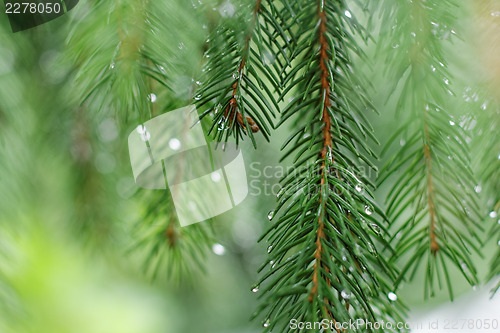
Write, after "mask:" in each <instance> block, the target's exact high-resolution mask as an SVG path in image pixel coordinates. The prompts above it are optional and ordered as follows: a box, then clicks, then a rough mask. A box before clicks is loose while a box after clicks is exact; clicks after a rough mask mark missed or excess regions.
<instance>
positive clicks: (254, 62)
mask: <svg viewBox="0 0 500 333" xmlns="http://www.w3.org/2000/svg"><path fill="white" fill-rule="evenodd" d="M275 3H276V1H272V0H256V1H254V2H253V7H252V9H251V14H249V15H248V16H250V21H249V22H248V20H247V19H245V17H246V15H247V12H246V11H245V9H247V10H248V8H246V7H240V8H243V9H239V11H238V12H237V13H236V19H235V18H234V17H230V18H226V19H224V20H223V22H222V24H221V25H220V26H218V27H217V28H216V29H215V31H214V33H213V34H211V36H210V38H209V39H208V45H209V48H208V50H207V52H206V57H207V59H208V61H207V63H206V66H205V67H204V69H203V72H204V73H205V75H204V77H203V78H202V81H204V82H203V83H202V86H201V88H200V89H199V90H198V92H197V94H196V96H195V99H196V100H197V103H196V104H197V106H198V107H203V106H208V107H207V108H206V110H205V111H204V112H203V113H202V114H201V117H205V116H207V115H211V116H212V117H213V124H212V126H211V128H210V133H211V134H213V136H214V139H215V140H216V141H219V142H221V141H224V142H227V140H228V139H229V137H230V136H234V137H235V140H236V143H238V142H239V140H240V139H242V137H243V135H245V134H246V135H248V136H249V137H250V139H251V140H252V143H253V145H254V146H255V145H256V142H255V138H254V133H256V132H261V133H262V135H263V136H264V138H265V139H266V140H269V135H270V134H271V129H272V127H273V126H274V125H273V121H272V118H274V117H275V114H276V112H277V111H278V104H277V102H276V100H275V97H274V94H275V93H277V92H278V91H279V82H280V77H281V75H282V68H283V67H284V66H285V65H286V64H287V61H288V60H287V59H286V53H285V52H286V51H285V50H284V49H283V47H282V46H281V44H285V45H286V44H287V43H288V37H287V36H288V35H287V33H286V30H287V28H286V27H284V26H283V25H281V24H280V21H279V20H280V19H283V18H284V17H286V16H287V11H286V10H285V9H278V8H277V6H276V5H275ZM242 22H243V23H246V24H242ZM242 27H243V29H242ZM245 27H246V28H245ZM280 42H283V43H280ZM268 85H270V86H271V88H272V89H273V90H272V89H270V88H269V87H268Z"/></svg>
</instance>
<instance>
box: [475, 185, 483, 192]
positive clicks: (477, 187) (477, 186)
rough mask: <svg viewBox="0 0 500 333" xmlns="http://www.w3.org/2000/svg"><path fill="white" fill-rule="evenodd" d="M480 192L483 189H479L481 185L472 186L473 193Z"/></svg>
mask: <svg viewBox="0 0 500 333" xmlns="http://www.w3.org/2000/svg"><path fill="white" fill-rule="evenodd" d="M482 190H483V188H482V187H481V185H476V186H474V192H476V193H481V191H482Z"/></svg>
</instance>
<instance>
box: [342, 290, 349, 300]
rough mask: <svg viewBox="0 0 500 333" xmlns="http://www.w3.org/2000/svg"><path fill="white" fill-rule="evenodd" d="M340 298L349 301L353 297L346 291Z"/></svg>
mask: <svg viewBox="0 0 500 333" xmlns="http://www.w3.org/2000/svg"><path fill="white" fill-rule="evenodd" d="M340 296H342V298H343V299H349V298H351V295H349V294H348V293H347V292H346V291H345V290H342V291H341V292H340Z"/></svg>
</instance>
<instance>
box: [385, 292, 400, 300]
mask: <svg viewBox="0 0 500 333" xmlns="http://www.w3.org/2000/svg"><path fill="white" fill-rule="evenodd" d="M387 297H388V298H389V299H390V300H391V301H393V302H395V301H397V300H398V295H396V294H395V293H393V292H392V291H391V292H390V293H388V294H387Z"/></svg>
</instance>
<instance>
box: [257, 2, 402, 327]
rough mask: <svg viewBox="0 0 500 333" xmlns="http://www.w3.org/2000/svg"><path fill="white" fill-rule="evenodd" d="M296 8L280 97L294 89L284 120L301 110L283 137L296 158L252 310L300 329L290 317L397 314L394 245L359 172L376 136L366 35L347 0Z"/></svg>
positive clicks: (268, 235) (336, 319)
mask: <svg viewBox="0 0 500 333" xmlns="http://www.w3.org/2000/svg"><path fill="white" fill-rule="evenodd" d="M293 11H294V12H295V13H297V14H296V17H292V18H291V22H290V23H288V24H290V25H292V24H293V25H294V27H295V28H296V29H297V31H296V33H295V35H294V40H293V43H294V47H293V48H292V49H291V50H290V56H289V59H290V61H291V63H292V67H291V68H290V70H288V72H287V75H286V76H285V77H284V81H283V95H282V98H281V99H284V97H285V94H287V93H290V94H291V95H292V96H293V97H292V98H291V101H290V102H289V103H288V105H287V106H286V107H285V108H284V110H283V117H282V120H281V122H280V124H284V123H285V121H286V120H288V119H290V118H292V117H293V118H295V121H294V122H293V134H292V135H291V136H290V137H289V138H288V139H287V140H286V142H285V144H284V145H283V149H286V150H285V153H284V156H283V158H285V157H287V156H290V155H292V154H294V155H295V158H294V160H293V167H292V168H291V170H290V172H288V173H287V174H286V175H285V176H284V177H283V179H282V180H281V184H282V186H283V187H282V190H281V191H280V193H279V194H278V205H277V208H276V209H275V210H274V211H273V212H271V213H270V216H269V217H270V219H272V220H273V221H274V222H273V223H272V225H271V226H270V227H269V228H268V229H267V230H266V232H265V233H264V234H263V235H262V237H261V240H263V239H267V241H268V242H269V244H270V245H269V251H268V252H269V255H268V258H267V261H266V263H265V264H264V265H262V267H261V271H263V276H262V277H261V278H260V280H259V281H258V282H257V283H256V285H255V286H254V288H253V291H254V292H257V291H259V290H260V292H261V298H263V300H262V305H261V306H260V308H259V309H258V311H257V312H256V314H255V316H259V315H261V316H264V327H265V331H266V332H267V331H274V330H275V329H276V330H277V331H279V332H291V331H293V332H297V331H304V330H293V329H292V328H291V327H290V320H291V319H296V320H297V321H299V322H308V321H309V322H319V321H322V320H325V319H326V320H327V321H329V322H330V323H333V325H335V323H344V322H349V321H350V320H354V321H355V320H356V319H359V318H365V319H367V320H369V321H377V320H381V319H383V320H390V321H398V320H401V317H402V313H403V312H404V309H403V307H402V305H401V303H400V302H399V301H397V297H396V295H395V294H393V293H392V291H391V287H390V286H391V284H392V281H394V279H395V277H396V272H395V269H394V267H393V266H392V265H391V264H390V263H388V262H387V261H386V260H385V259H384V257H383V256H382V255H381V254H380V253H379V251H378V250H377V247H378V246H383V247H385V248H389V247H390V246H389V244H387V242H386V241H385V237H388V234H387V230H386V228H385V226H384V222H383V220H384V214H383V212H382V211H381V210H380V209H379V208H378V207H377V205H376V203H375V202H374V201H373V200H372V197H373V194H372V192H371V189H370V187H371V183H370V180H369V178H368V176H367V175H366V174H365V173H363V172H362V168H363V166H365V165H368V166H369V167H374V166H373V164H372V162H371V161H370V159H372V158H375V157H376V156H375V154H374V153H373V151H372V150H371V149H370V147H369V145H368V144H367V141H372V142H375V141H376V140H375V139H374V137H373V134H372V133H371V127H370V126H369V124H368V123H367V121H366V116H365V115H364V112H366V110H370V109H372V106H371V104H370V102H369V99H368V98H367V96H366V94H365V92H364V91H363V89H362V88H361V83H360V79H359V78H360V76H359V75H356V74H354V72H353V69H352V59H351V55H350V53H351V52H354V53H355V54H357V55H362V50H361V49H360V48H359V46H358V45H357V42H356V40H357V39H359V38H362V39H365V40H366V38H367V35H368V34H367V33H366V31H365V30H364V28H363V27H362V26H361V25H360V24H359V23H358V22H357V21H356V19H355V18H354V17H353V15H352V14H351V12H350V11H349V8H348V7H347V5H346V3H345V2H344V1H328V0H326V1H322V0H318V1H297V2H296V3H295V5H294V8H293ZM346 13H349V14H348V15H346ZM285 24H286V23H285ZM269 265H270V267H269ZM268 267H269V268H268ZM266 268H268V269H269V270H268V271H267V270H266ZM388 295H389V296H388ZM366 330H367V331H369V332H372V331H373V328H370V327H366ZM336 331H338V332H340V330H338V329H336ZM342 331H346V332H353V330H352V329H346V330H342Z"/></svg>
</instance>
